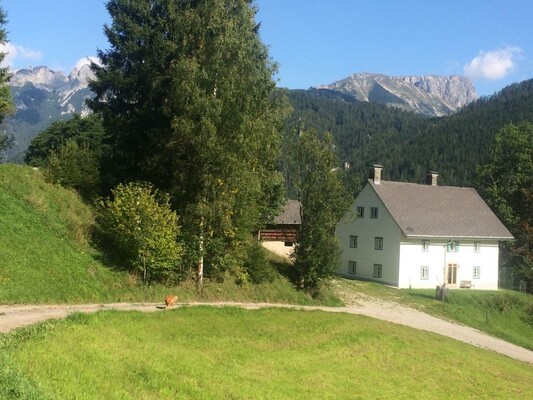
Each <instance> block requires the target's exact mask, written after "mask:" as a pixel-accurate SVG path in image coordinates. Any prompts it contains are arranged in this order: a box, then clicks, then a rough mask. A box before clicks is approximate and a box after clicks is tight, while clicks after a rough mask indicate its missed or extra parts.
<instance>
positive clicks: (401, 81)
mask: <svg viewBox="0 0 533 400" xmlns="http://www.w3.org/2000/svg"><path fill="white" fill-rule="evenodd" d="M316 89H329V90H335V91H339V92H342V93H345V94H349V95H352V96H354V97H355V98H356V99H357V100H360V101H367V102H376V103H381V104H385V105H387V106H392V107H397V108H401V109H403V110H406V111H414V112H416V113H419V114H423V115H426V116H430V117H440V116H444V115H449V114H452V113H454V112H456V111H457V110H458V109H459V108H461V107H463V106H464V105H466V104H468V103H470V102H472V101H474V100H476V99H477V94H476V89H475V88H474V86H473V85H472V83H471V82H470V81H469V80H468V79H467V78H465V77H462V76H396V77H391V76H387V75H381V74H369V73H357V74H352V75H350V76H349V77H347V78H345V79H342V80H340V81H337V82H334V83H332V84H330V85H319V86H317V87H316Z"/></svg>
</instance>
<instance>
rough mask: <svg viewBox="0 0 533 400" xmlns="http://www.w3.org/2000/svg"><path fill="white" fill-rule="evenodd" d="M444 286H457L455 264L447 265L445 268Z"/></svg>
mask: <svg viewBox="0 0 533 400" xmlns="http://www.w3.org/2000/svg"><path fill="white" fill-rule="evenodd" d="M446 284H448V285H455V284H457V264H448V268H446Z"/></svg>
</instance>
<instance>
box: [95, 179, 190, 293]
mask: <svg viewBox="0 0 533 400" xmlns="http://www.w3.org/2000/svg"><path fill="white" fill-rule="evenodd" d="M112 193H113V199H106V200H101V201H99V205H100V215H99V223H100V228H101V229H102V231H103V233H104V235H105V236H106V237H109V238H110V240H111V241H112V242H113V244H114V245H115V246H116V247H117V251H118V252H120V253H121V254H122V255H123V256H124V257H125V259H126V261H127V262H128V263H129V265H130V267H129V269H130V271H131V272H133V273H135V274H136V275H140V276H142V279H143V281H144V282H145V283H149V282H151V281H160V282H169V281H176V280H179V279H180V278H181V277H182V273H183V272H182V270H181V268H180V266H179V265H180V261H181V256H182V253H183V246H182V245H181V243H179V242H178V236H179V225H178V217H177V215H176V213H175V212H174V211H172V210H171V209H170V203H169V198H168V195H166V194H162V193H160V192H159V191H158V190H156V189H154V187H153V186H152V185H150V184H148V183H129V184H127V185H123V184H120V185H118V186H117V187H116V188H115V189H113V190H112Z"/></svg>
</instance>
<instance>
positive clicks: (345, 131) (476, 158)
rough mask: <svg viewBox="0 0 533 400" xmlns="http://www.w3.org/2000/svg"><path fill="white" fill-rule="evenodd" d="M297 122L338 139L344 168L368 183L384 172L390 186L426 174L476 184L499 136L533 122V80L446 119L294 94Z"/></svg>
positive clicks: (320, 93)
mask: <svg viewBox="0 0 533 400" xmlns="http://www.w3.org/2000/svg"><path fill="white" fill-rule="evenodd" d="M289 97H290V101H291V104H292V106H293V108H294V115H293V119H294V121H295V122H296V121H298V123H300V124H303V125H305V126H306V127H307V128H314V129H316V130H317V131H319V132H324V131H329V132H331V133H332V134H333V136H334V140H335V144H336V146H337V153H338V155H339V158H340V161H341V162H349V163H350V165H351V169H352V171H353V173H355V174H357V175H360V176H361V177H365V176H366V173H367V170H368V166H369V165H370V164H372V163H379V164H382V165H383V166H384V176H385V179H391V180H402V181H413V182H422V181H423V180H424V176H425V174H426V172H427V171H428V170H430V169H431V170H437V171H438V172H439V173H440V175H441V176H440V182H441V183H442V184H446V185H461V186H473V185H475V170H476V166H477V165H478V164H479V163H481V162H484V161H486V159H487V156H488V149H489V147H490V145H491V144H492V142H493V141H494V137H495V135H496V132H497V131H498V130H499V129H501V128H502V127H503V126H505V125H507V124H509V123H518V122H520V121H524V120H528V121H533V80H528V81H524V82H522V83H517V84H513V85H511V86H508V87H507V88H505V89H503V90H502V91H501V92H499V93H496V94H494V95H493V96H490V97H484V98H481V99H479V100H477V101H476V102H473V103H471V104H469V105H468V106H466V107H464V108H463V109H461V110H460V111H459V112H458V113H456V114H453V115H451V116H448V117H441V118H431V119H424V118H423V117H421V116H419V115H416V114H412V113H407V112H403V111H400V110H397V109H391V108H386V107H383V106H380V105H376V104H371V103H362V102H359V101H357V100H355V99H354V98H352V97H351V96H347V95H342V94H338V93H335V92H332V91H329V90H307V91H306V90H297V91H291V92H290V93H289Z"/></svg>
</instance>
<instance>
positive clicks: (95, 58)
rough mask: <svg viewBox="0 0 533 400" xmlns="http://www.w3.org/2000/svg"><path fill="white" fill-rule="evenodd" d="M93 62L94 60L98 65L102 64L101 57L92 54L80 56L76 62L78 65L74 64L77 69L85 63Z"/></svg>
mask: <svg viewBox="0 0 533 400" xmlns="http://www.w3.org/2000/svg"><path fill="white" fill-rule="evenodd" d="M91 62H94V63H96V64H98V65H101V64H100V59H99V58H98V57H95V56H90V57H84V58H80V59H79V60H78V62H76V65H74V68H77V69H80V68H81V67H83V66H84V65H89V64H91Z"/></svg>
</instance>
